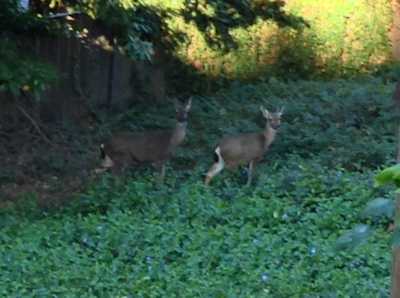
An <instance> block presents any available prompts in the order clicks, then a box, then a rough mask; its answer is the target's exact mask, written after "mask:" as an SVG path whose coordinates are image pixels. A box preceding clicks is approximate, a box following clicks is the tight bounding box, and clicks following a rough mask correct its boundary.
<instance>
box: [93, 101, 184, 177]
mask: <svg viewBox="0 0 400 298" xmlns="http://www.w3.org/2000/svg"><path fill="white" fill-rule="evenodd" d="M191 106H192V97H190V98H189V100H188V101H187V102H186V104H183V105H182V104H179V103H178V101H175V109H176V124H175V127H174V128H173V129H166V130H158V131H143V132H120V133H116V134H114V135H113V136H112V137H111V139H110V140H109V141H108V142H106V143H105V144H101V145H100V156H101V159H102V163H101V168H102V169H100V170H99V169H97V171H96V172H97V173H101V172H104V171H107V170H108V169H111V170H113V171H114V173H118V172H121V171H122V170H124V169H125V168H126V167H128V166H131V165H133V166H135V165H137V164H142V163H152V164H153V166H155V167H156V168H157V169H159V171H160V175H159V182H163V180H164V176H165V165H166V163H167V161H169V160H170V159H171V157H172V156H173V155H174V153H175V151H176V149H177V147H178V146H179V145H180V144H181V143H182V142H183V141H184V139H185V136H186V128H187V120H188V113H189V111H190V108H191Z"/></svg>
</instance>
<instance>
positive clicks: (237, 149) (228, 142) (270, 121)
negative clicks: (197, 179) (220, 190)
mask: <svg viewBox="0 0 400 298" xmlns="http://www.w3.org/2000/svg"><path fill="white" fill-rule="evenodd" d="M260 110H261V112H262V114H263V116H264V117H265V119H266V120H267V123H266V126H265V130H264V131H262V132H259V133H243V134H240V135H236V136H227V137H224V138H223V139H222V140H221V141H220V143H219V145H218V146H217V148H216V149H215V156H216V162H215V163H214V164H213V165H212V166H211V168H210V169H209V170H208V172H207V175H206V178H205V181H204V182H205V184H206V185H208V184H210V181H211V179H212V178H213V177H214V176H216V175H217V174H218V173H220V172H221V171H222V170H223V169H224V167H227V168H228V169H236V168H237V167H238V166H240V165H242V164H248V165H249V169H248V176H247V184H246V185H247V186H249V185H250V184H251V181H252V175H253V169H254V167H255V165H256V163H257V162H259V161H260V160H261V159H262V157H263V155H264V153H265V152H267V150H268V148H269V146H270V145H271V144H272V142H273V141H274V140H275V136H276V133H277V130H278V128H279V126H280V124H281V116H282V114H283V108H281V109H280V110H279V111H276V112H275V113H270V112H268V110H266V109H265V108H263V107H262V106H261V107H260Z"/></svg>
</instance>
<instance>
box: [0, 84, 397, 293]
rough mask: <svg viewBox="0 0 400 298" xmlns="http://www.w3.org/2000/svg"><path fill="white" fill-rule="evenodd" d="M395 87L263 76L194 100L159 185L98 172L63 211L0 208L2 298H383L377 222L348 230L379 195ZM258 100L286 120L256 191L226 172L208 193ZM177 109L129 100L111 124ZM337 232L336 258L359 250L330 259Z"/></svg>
mask: <svg viewBox="0 0 400 298" xmlns="http://www.w3.org/2000/svg"><path fill="white" fill-rule="evenodd" d="M392 89H393V86H392V85H391V84H389V85H386V84H384V83H383V82H382V81H380V80H377V79H368V80H365V81H334V82H329V83H327V82H304V81H300V82H296V83H294V82H289V83H283V82H280V81H277V80H270V81H269V82H267V83H263V84H258V85H234V86H232V87H231V88H230V89H228V90H224V91H221V92H220V93H218V94H215V95H214V96H212V97H199V96H195V97H194V100H193V107H192V111H191V114H190V120H189V134H188V139H187V142H186V143H185V145H184V146H183V147H182V148H180V149H179V151H178V154H177V157H176V158H175V159H174V160H173V161H172V162H171V164H170V166H169V167H168V170H167V176H166V181H165V185H162V186H156V185H155V184H154V180H155V174H154V171H153V170H152V169H136V170H135V171H133V172H132V173H130V174H129V175H127V176H126V177H120V178H115V177H111V176H109V175H104V176H103V177H101V179H100V180H99V181H97V183H95V184H93V185H92V186H90V187H89V188H88V189H87V190H86V191H85V192H84V193H83V194H80V195H78V197H77V198H76V199H75V200H74V202H73V203H71V204H70V205H69V206H66V207H65V208H64V209H63V210H60V211H52V212H48V213H46V212H33V213H27V212H22V211H21V210H20V211H15V210H3V211H1V212H2V213H1V215H0V227H1V233H0V264H1V265H0V266H1V268H0V269H1V272H2V274H0V295H1V296H5V297H12V296H29V295H33V296H43V297H51V296H66V295H68V296H71V297H81V296H85V297H120V296H129V295H133V296H137V297H174V296H179V297H380V296H387V295H388V288H389V283H390V276H389V272H390V267H389V266H390V259H391V255H390V250H389V249H388V243H389V241H390V235H389V234H388V233H387V232H386V231H385V230H386V226H385V224H386V222H384V221H379V220H376V221H373V222H372V223H371V222H369V219H364V218H361V220H363V224H370V228H369V229H365V226H359V227H358V228H356V229H353V230H352V228H353V227H354V226H355V225H356V224H358V222H359V221H360V217H359V215H361V216H363V213H362V211H363V209H364V208H365V205H366V204H367V202H369V201H371V200H372V199H374V198H375V197H377V196H381V194H380V190H378V189H373V188H372V187H371V186H372V184H373V176H374V175H375V172H376V167H377V166H378V165H379V166H380V165H381V164H382V163H385V162H387V163H390V161H391V158H390V156H392V155H393V153H394V152H393V151H394V150H393V148H394V139H393V137H392V131H393V130H392V128H393V127H392V122H391V121H389V120H388V119H390V117H391V115H392V114H391V113H392V109H390V106H389V100H390V96H388V94H390V93H391V92H392ZM261 104H263V105H265V106H266V107H267V108H268V109H271V110H273V109H274V108H275V107H278V106H281V105H285V106H286V111H287V112H286V114H284V116H283V124H282V127H281V130H280V132H279V134H278V137H277V140H276V142H275V143H274V144H273V145H272V148H271V151H270V152H269V153H268V154H267V155H266V161H265V162H262V163H260V164H259V165H258V166H257V168H256V172H257V179H256V181H255V183H254V185H253V186H251V187H244V186H243V183H244V181H245V178H246V177H245V175H243V174H242V173H240V172H236V173H229V172H224V173H223V174H221V175H220V176H217V177H216V178H215V181H213V184H212V186H211V187H209V188H206V187H204V185H203V184H202V179H203V178H204V177H203V175H204V173H205V171H206V169H207V167H209V166H210V165H211V163H212V151H213V148H214V146H215V144H216V142H217V140H218V139H219V138H220V137H221V136H222V135H223V134H225V133H236V132H239V131H255V130H258V129H260V126H263V125H264V123H263V122H261V119H262V117H261V115H260V112H259V106H260V105H261ZM143 111H146V112H143ZM173 113H174V110H173V106H172V105H170V104H169V105H165V106H157V107H156V106H149V105H148V104H146V103H144V104H143V106H140V105H139V104H138V105H137V106H135V109H134V110H131V111H128V112H127V113H126V114H125V115H123V117H120V118H118V119H117V121H115V122H110V127H112V128H113V129H116V130H117V129H121V128H123V127H124V128H128V129H135V130H140V129H150V128H158V127H165V126H169V125H172V123H173V120H172V119H171V115H173ZM354 126H356V129H355V128H354ZM375 142H376V143H377V144H379V146H378V145H374V144H375ZM389 145H390V146H389ZM360 146H361V147H362V148H363V150H360V149H359V147H360ZM392 147H393V148H392ZM361 154H362V155H361ZM377 157H378V158H377ZM28 214H30V216H28ZM373 230H374V233H371V232H372V231H373ZM347 231H352V233H351V234H345V236H344V237H342V240H341V242H340V241H339V244H338V248H340V247H346V248H347V247H349V248H350V247H352V246H354V244H357V243H360V242H361V243H362V245H359V246H357V248H356V249H355V250H348V251H346V252H342V251H340V250H335V249H334V246H335V243H336V240H337V239H338V237H340V235H342V234H343V233H347ZM366 234H368V235H369V236H370V237H369V238H368V239H367V238H365V237H363V236H364V235H366ZM49 272H51V274H49ZM349 280H350V281H351V282H349Z"/></svg>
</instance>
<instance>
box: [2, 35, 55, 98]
mask: <svg viewBox="0 0 400 298" xmlns="http://www.w3.org/2000/svg"><path fill="white" fill-rule="evenodd" d="M56 77H57V76H56V72H55V70H54V68H53V67H51V66H50V65H48V64H45V63H41V62H37V61H35V60H33V59H32V58H28V57H21V55H20V53H19V51H18V49H17V47H16V45H15V44H14V43H13V42H11V41H10V40H7V39H3V40H2V41H1V42H0V91H6V92H9V93H11V94H12V95H13V96H15V97H17V96H19V95H20V93H21V91H22V90H23V91H26V92H31V93H32V94H33V95H34V97H35V99H36V100H39V99H40V95H41V93H42V92H43V91H44V90H46V89H47V88H48V87H49V85H50V84H51V83H52V82H54V81H55V80H56Z"/></svg>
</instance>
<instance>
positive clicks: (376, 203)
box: [361, 198, 395, 218]
mask: <svg viewBox="0 0 400 298" xmlns="http://www.w3.org/2000/svg"><path fill="white" fill-rule="evenodd" d="M394 209H395V206H394V202H393V201H392V200H390V199H385V198H377V199H375V200H372V201H371V202H369V203H368V205H367V206H366V207H365V209H364V210H363V212H362V213H361V216H362V217H363V218H367V217H373V218H379V217H388V218H393V216H394Z"/></svg>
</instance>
